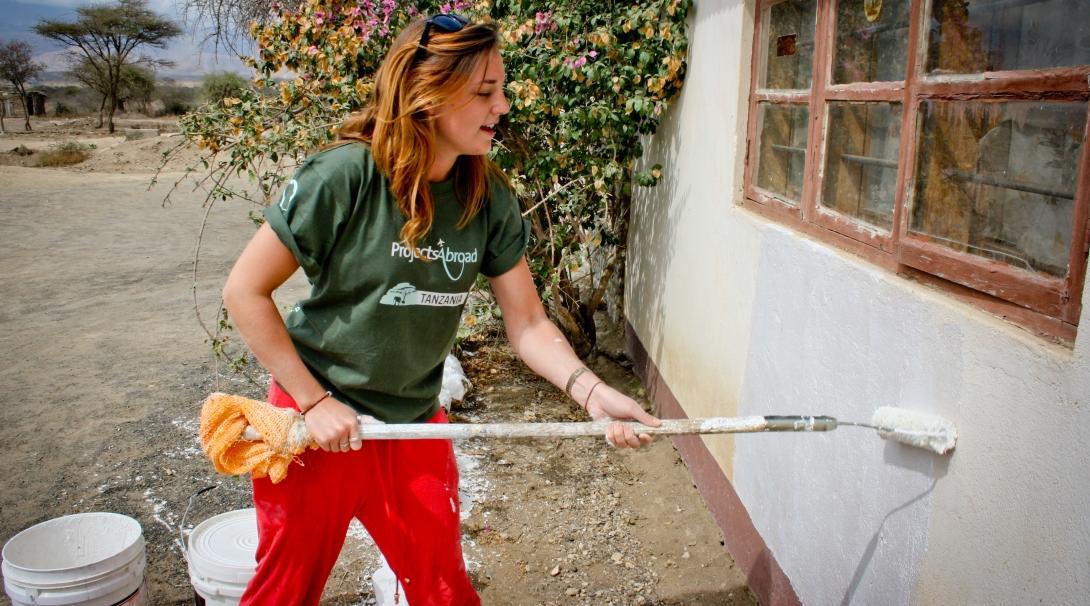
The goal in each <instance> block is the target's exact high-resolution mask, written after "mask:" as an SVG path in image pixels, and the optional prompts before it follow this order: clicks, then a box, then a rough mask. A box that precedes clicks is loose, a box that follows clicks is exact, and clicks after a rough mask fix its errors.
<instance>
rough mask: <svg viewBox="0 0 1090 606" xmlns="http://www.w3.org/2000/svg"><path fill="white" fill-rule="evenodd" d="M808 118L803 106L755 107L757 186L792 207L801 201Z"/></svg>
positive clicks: (776, 105)
mask: <svg viewBox="0 0 1090 606" xmlns="http://www.w3.org/2000/svg"><path fill="white" fill-rule="evenodd" d="M809 115H810V113H809V110H808V109H807V107H806V106H805V105H798V104H785V103H769V102H762V103H758V104H757V131H758V132H759V133H761V134H760V137H761V144H760V145H761V146H760V150H761V151H760V153H759V155H758V156H757V173H756V174H757V186H758V187H760V188H762V189H765V190H767V191H769V192H771V193H773V194H775V195H777V196H780V197H781V198H782V199H783V200H784V201H785V202H787V203H789V204H792V205H798V203H799V200H801V199H802V186H803V183H804V179H803V177H804V173H805V170H806V138H807V137H806V131H807V127H808V125H809V120H808V118H809Z"/></svg>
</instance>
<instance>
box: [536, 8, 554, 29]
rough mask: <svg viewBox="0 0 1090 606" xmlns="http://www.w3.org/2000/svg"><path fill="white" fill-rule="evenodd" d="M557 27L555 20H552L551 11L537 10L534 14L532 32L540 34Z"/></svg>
mask: <svg viewBox="0 0 1090 606" xmlns="http://www.w3.org/2000/svg"><path fill="white" fill-rule="evenodd" d="M556 27H557V25H556V22H555V21H553V13H552V11H545V12H541V11H538V12H537V14H535V15H534V33H535V34H542V33H544V32H546V31H549V30H555V29H556Z"/></svg>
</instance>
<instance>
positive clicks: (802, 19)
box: [760, 0, 817, 89]
mask: <svg viewBox="0 0 1090 606" xmlns="http://www.w3.org/2000/svg"><path fill="white" fill-rule="evenodd" d="M816 7H817V2H815V0H787V1H786V2H780V3H779V4H774V5H772V6H770V7H768V8H767V9H765V14H764V23H765V34H764V35H765V40H766V42H765V46H766V49H765V65H764V70H763V71H762V72H761V83H760V87H761V88H778V89H804V88H810V75H811V73H812V72H813V71H814V66H813V63H814V23H815V19H816V15H817V11H816Z"/></svg>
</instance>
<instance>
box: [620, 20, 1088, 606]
mask: <svg viewBox="0 0 1090 606" xmlns="http://www.w3.org/2000/svg"><path fill="white" fill-rule="evenodd" d="M1088 10H1090V1H1088V0H1044V1H1037V0H1002V1H998V2H981V1H980V0H968V1H961V0H958V1H954V0H930V2H923V1H920V0H917V1H914V2H913V1H909V0H862V1H858V2H850V1H849V0H840V1H839V2H837V1H833V0H830V1H828V2H826V1H821V2H818V1H816V0H813V1H806V0H787V1H782V2H762V3H760V4H758V3H756V2H754V1H753V0H744V1H743V0H738V1H734V0H722V1H718V2H713V1H706V0H703V1H702V0H697V1H696V2H695V6H694V9H693V11H692V13H691V15H690V26H691V27H690V40H691V49H690V56H689V66H688V72H687V78H686V84H685V88H684V91H683V93H682V95H681V96H680V98H679V99H678V100H676V101H675V103H674V105H673V106H672V107H671V110H670V111H669V113H668V115H667V116H666V119H665V121H664V123H663V125H662V127H661V128H660V129H659V131H658V133H657V134H656V135H655V136H654V137H653V138H650V139H648V140H647V142H646V145H645V162H646V163H647V164H648V165H652V164H655V163H661V164H662V165H663V166H664V173H665V174H664V177H663V180H662V182H661V183H660V185H659V186H658V187H656V188H652V189H641V190H640V191H639V194H638V196H639V197H638V199H637V200H636V203H635V208H634V212H633V224H632V228H631V234H630V241H629V257H628V266H627V278H626V279H627V284H626V293H625V296H626V314H627V318H628V323H629V325H628V333H629V348H630V350H631V352H632V354H633V357H634V359H635V360H636V362H637V368H638V369H639V370H640V371H641V372H642V374H643V378H644V380H645V382H646V384H647V386H648V391H649V394H650V395H651V397H652V398H653V399H654V401H655V402H656V403H657V404H658V406H659V407H660V409H661V411H662V412H663V413H664V414H667V415H671V414H672V415H687V416H689V417H704V416H733V415H766V414H828V415H832V416H835V417H837V418H840V419H844V420H861V421H866V420H868V419H869V418H870V416H871V414H872V413H873V411H874V410H875V409H876V408H877V407H879V406H887V405H888V406H898V407H902V408H906V409H911V410H920V411H926V412H932V413H937V414H940V415H942V416H944V417H945V418H947V419H949V420H951V421H952V422H954V423H955V424H956V425H957V426H958V429H959V432H960V436H959V441H958V446H957V449H956V450H955V451H954V452H953V454H952V455H948V456H936V455H933V454H931V453H928V452H925V451H922V450H918V449H913V448H910V447H907V446H904V445H901V444H897V443H893V442H887V441H883V440H881V439H879V438H878V437H877V436H876V435H875V434H874V433H873V432H871V431H869V430H865V429H858V428H850V427H842V428H840V429H838V430H836V431H834V432H830V433H821V434H817V433H815V434H744V435H738V436H733V437H725V436H709V437H706V438H685V439H680V440H678V445H679V448H680V450H681V451H682V454H683V456H684V457H685V459H686V462H687V463H688V464H689V466H690V469H691V470H692V472H693V475H694V478H695V479H696V481H697V484H698V486H699V487H700V489H701V492H702V494H704V496H705V499H706V500H707V502H708V504H709V506H710V508H711V510H712V511H713V514H714V515H715V516H716V519H717V520H718V521H719V523H720V525H721V526H722V527H723V529H724V534H725V536H726V538H727V547H728V548H729V549H730V550H731V552H732V554H733V555H734V556H735V559H736V560H737V562H738V564H739V566H740V567H741V568H742V569H743V570H744V571H746V573H747V575H748V577H749V582H750V586H751V587H752V588H753V590H754V591H755V593H757V595H758V596H759V597H760V598H761V600H762V603H765V604H790V603H799V602H801V603H805V604H848V603H852V604H1022V603H1029V602H1031V601H1032V602H1041V603H1050V604H1078V603H1086V595H1087V590H1088V588H1090V507H1088V506H1087V503H1090V468H1088V466H1087V464H1086V462H1087V461H1090V440H1088V438H1090V317H1088V316H1090V312H1088V311H1087V306H1085V305H1083V302H1084V301H1087V297H1088V296H1090V295H1087V294H1086V290H1087V289H1086V286H1085V285H1086V281H1085V273H1086V256H1087V248H1088V246H1090V242H1088V240H1090V218H1088V217H1090V146H1088V145H1086V142H1087V132H1088V126H1087V123H1088V120H1087V116H1088V100H1090V80H1088V76H1090V44H1088V43H1087V40H1090V20H1086V19H1077V20H1074V21H1073V20H1071V15H1083V14H1086V13H1087V11H1088Z"/></svg>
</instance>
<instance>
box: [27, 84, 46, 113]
mask: <svg viewBox="0 0 1090 606" xmlns="http://www.w3.org/2000/svg"><path fill="white" fill-rule="evenodd" d="M26 97H27V102H26V106H27V108H28V109H29V110H30V115H31V116H44V115H45V98H46V94H45V93H43V92H42V91H40V90H32V91H29V92H27V94H26Z"/></svg>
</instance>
